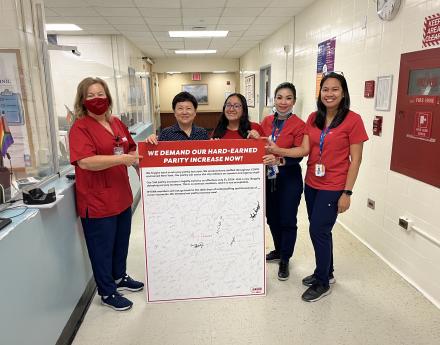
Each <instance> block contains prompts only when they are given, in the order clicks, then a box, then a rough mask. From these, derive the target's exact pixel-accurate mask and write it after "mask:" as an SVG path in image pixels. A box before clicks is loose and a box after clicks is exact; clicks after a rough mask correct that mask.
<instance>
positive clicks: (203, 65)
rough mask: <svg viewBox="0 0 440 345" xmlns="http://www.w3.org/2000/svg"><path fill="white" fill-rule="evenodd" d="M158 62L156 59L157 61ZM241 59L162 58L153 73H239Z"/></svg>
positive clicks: (155, 64)
mask: <svg viewBox="0 0 440 345" xmlns="http://www.w3.org/2000/svg"><path fill="white" fill-rule="evenodd" d="M155 60H156V59H155ZM238 62H239V59H219V58H211V57H185V56H181V57H177V58H160V59H157V60H156V61H155V63H154V65H153V72H157V73H165V72H171V71H179V72H208V73H211V72H213V71H226V72H237V71H238V69H239V65H238Z"/></svg>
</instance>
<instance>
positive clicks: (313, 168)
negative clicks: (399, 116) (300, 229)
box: [268, 72, 368, 302]
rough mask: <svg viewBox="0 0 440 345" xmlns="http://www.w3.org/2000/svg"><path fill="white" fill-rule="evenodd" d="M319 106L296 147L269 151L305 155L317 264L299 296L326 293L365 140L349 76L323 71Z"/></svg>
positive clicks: (318, 296)
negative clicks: (338, 225) (336, 231)
mask: <svg viewBox="0 0 440 345" xmlns="http://www.w3.org/2000/svg"><path fill="white" fill-rule="evenodd" d="M317 107H318V111H316V112H313V113H312V114H310V116H309V118H308V120H307V123H306V128H305V131H304V139H303V142H302V144H301V146H300V147H298V148H292V149H283V148H279V147H278V146H277V145H276V144H274V143H269V145H268V150H269V151H270V152H273V153H275V154H278V155H281V156H287V157H302V156H306V155H309V159H308V161H307V173H306V178H305V188H304V195H305V199H306V204H307V213H308V216H309V222H310V227H309V232H310V238H311V240H312V243H313V248H314V250H315V261H316V268H315V271H314V272H313V274H312V275H310V276H308V277H305V278H304V279H303V280H302V282H303V284H304V285H305V286H308V289H307V290H306V291H305V292H304V293H303V295H302V299H303V300H304V301H306V302H314V301H318V300H319V299H321V298H322V297H324V296H327V295H328V294H330V292H331V290H330V284H333V283H334V282H335V278H334V276H333V239H332V229H333V226H334V224H335V222H336V218H337V216H338V214H339V213H342V212H345V211H346V210H348V208H349V207H350V196H351V195H352V189H353V187H354V183H355V181H356V178H357V175H358V172H359V167H360V164H361V160H362V148H363V143H364V141H366V140H368V136H367V133H366V131H365V127H364V124H363V122H362V118H361V116H360V115H359V114H356V113H355V112H353V111H351V110H350V95H349V93H348V86H347V81H346V80H345V78H344V76H343V75H342V74H341V73H335V72H330V73H328V74H326V75H325V76H324V77H323V78H322V80H321V84H320V91H319V96H318V100H317Z"/></svg>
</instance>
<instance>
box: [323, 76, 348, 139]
mask: <svg viewBox="0 0 440 345" xmlns="http://www.w3.org/2000/svg"><path fill="white" fill-rule="evenodd" d="M329 78H334V79H337V80H339V82H340V83H341V87H342V92H343V94H344V96H343V97H342V100H341V102H340V103H339V106H338V111H337V113H336V116H335V118H334V119H333V121H332V123H331V124H330V126H329V127H330V128H335V127H338V126H339V125H340V124H341V123H342V121H344V119H345V117H346V116H347V114H348V112H349V111H350V94H349V93H348V85H347V81H346V80H345V78H344V76H343V75H342V74H339V73H334V72H330V73H328V74H326V75H325V76H324V78H322V79H321V84H320V85H319V96H318V101H317V102H316V103H317V106H318V111H317V114H316V118H315V125H316V127H318V128H319V129H321V130H322V129H324V127H325V117H326V115H327V108H326V106H325V105H324V103H322V101H321V89H322V85H323V84H324V82H325V81H326V80H327V79H329Z"/></svg>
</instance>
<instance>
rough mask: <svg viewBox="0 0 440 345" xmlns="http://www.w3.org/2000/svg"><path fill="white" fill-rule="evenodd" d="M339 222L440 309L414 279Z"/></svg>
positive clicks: (437, 303)
mask: <svg viewBox="0 0 440 345" xmlns="http://www.w3.org/2000/svg"><path fill="white" fill-rule="evenodd" d="M337 222H338V223H339V224H340V225H341V226H342V227H343V228H344V229H345V230H346V231H348V232H349V233H350V234H352V235H353V236H354V237H356V238H357V239H358V240H359V242H361V243H362V244H363V245H364V246H366V247H367V248H368V249H370V250H371V251H372V252H373V253H374V254H376V255H377V256H378V257H379V258H380V259H381V260H382V261H383V262H385V263H386V264H387V265H388V266H389V267H390V268H391V269H392V270H393V271H395V272H396V273H397V274H399V275H400V276H401V277H402V278H403V279H405V280H406V281H407V282H408V283H410V284H411V285H412V286H414V288H416V289H417V290H418V291H419V292H420V293H421V294H422V295H423V296H425V297H426V299H428V300H429V301H430V302H431V303H432V304H434V305H435V306H436V307H437V308H439V309H440V303H439V301H437V300H436V299H435V298H434V297H432V296H431V295H430V294H429V293H427V292H426V291H425V290H424V289H423V288H422V287H420V285H418V284H417V283H416V282H414V281H413V280H412V279H410V278H409V277H408V276H407V275H405V274H404V273H403V272H402V271H401V270H399V269H398V268H397V267H396V266H394V265H393V264H392V263H391V262H389V261H388V260H387V259H385V258H384V257H383V256H382V254H381V253H379V252H378V251H377V250H376V249H374V248H373V247H372V246H370V244H369V243H368V242H366V241H365V240H364V239H363V238H361V237H359V236H358V235H357V234H355V233H354V232H353V231H352V230H351V229H350V228H349V227H348V226H346V225H345V224H344V223H342V222H341V221H340V220H337Z"/></svg>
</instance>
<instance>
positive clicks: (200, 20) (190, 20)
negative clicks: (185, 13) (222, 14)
mask: <svg viewBox="0 0 440 345" xmlns="http://www.w3.org/2000/svg"><path fill="white" fill-rule="evenodd" d="M219 19H220V18H219V17H183V25H193V26H205V25H216V24H217V23H218V21H219Z"/></svg>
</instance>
